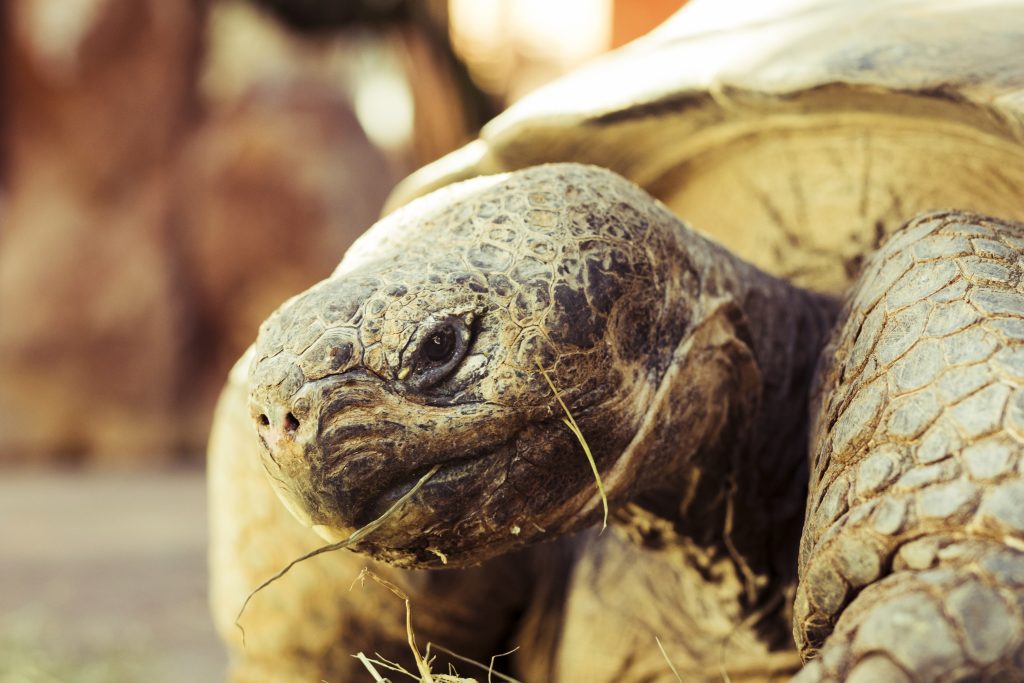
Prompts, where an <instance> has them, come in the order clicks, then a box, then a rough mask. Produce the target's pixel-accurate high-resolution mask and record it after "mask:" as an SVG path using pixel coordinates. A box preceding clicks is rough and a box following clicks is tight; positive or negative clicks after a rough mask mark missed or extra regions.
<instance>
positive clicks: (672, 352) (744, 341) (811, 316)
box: [609, 224, 838, 607]
mask: <svg viewBox="0 0 1024 683" xmlns="http://www.w3.org/2000/svg"><path fill="white" fill-rule="evenodd" d="M675 227H676V228H677V229H676V230H675V232H674V235H673V239H672V240H670V241H669V243H670V244H672V245H673V246H674V248H673V249H670V250H663V253H662V254H660V255H659V257H660V258H661V259H663V264H662V267H660V268H656V270H659V271H660V272H665V273H674V275H673V276H672V277H670V278H669V281H668V282H666V287H665V292H666V293H665V306H666V308H667V309H669V310H671V309H673V308H678V302H679V301H680V300H685V301H687V303H688V305H692V306H694V307H695V308H694V310H693V311H692V313H691V315H690V327H689V329H687V331H686V333H685V334H684V335H683V336H682V338H681V339H680V340H679V343H678V344H677V345H675V347H674V348H672V347H670V348H665V349H664V356H663V357H662V358H661V361H660V362H661V363H662V364H663V365H664V366H666V367H667V368H668V369H667V371H666V372H665V374H664V376H663V377H662V379H661V381H660V383H659V385H658V386H657V388H656V389H654V396H653V397H652V399H651V402H650V406H651V408H650V410H648V411H647V414H646V415H645V417H644V421H643V423H642V424H641V426H640V428H639V429H638V431H637V433H636V435H635V436H634V438H633V441H632V442H631V443H630V445H629V447H628V449H627V454H628V456H629V457H623V458H621V459H620V460H619V464H620V465H628V466H629V467H639V468H642V470H643V471H642V472H641V473H640V474H639V475H638V476H637V479H636V481H637V493H636V495H635V496H634V497H633V500H632V502H631V504H630V505H628V506H627V507H625V508H623V509H622V510H621V511H620V513H619V514H618V515H617V521H618V522H619V523H620V524H621V525H623V526H624V527H625V528H626V529H627V531H628V532H630V533H631V535H632V536H633V537H634V538H635V539H636V540H637V541H638V542H641V543H643V544H645V545H648V546H654V547H658V546H663V545H665V544H670V543H672V542H673V541H672V538H673V537H674V538H676V539H686V542H687V543H689V544H693V545H696V546H697V547H698V548H699V549H700V552H702V553H703V554H704V555H705V556H706V557H713V558H717V557H726V558H728V559H729V560H730V561H731V562H732V563H733V564H734V565H735V567H736V571H737V575H738V576H739V577H740V579H741V581H742V582H743V584H744V592H745V599H746V601H747V602H748V604H749V605H750V606H751V607H752V606H753V605H754V604H756V603H759V602H763V601H764V600H766V599H768V596H770V595H776V594H777V593H778V592H779V591H783V592H786V591H788V590H790V588H791V586H792V584H793V581H794V580H795V560H794V558H795V557H796V556H797V552H796V549H797V543H798V541H799V536H800V530H801V527H802V523H803V508H804V501H805V500H806V489H807V455H806V454H807V429H808V398H809V391H810V387H811V384H812V378H813V374H814V370H815V366H816V363H817V358H818V355H819V353H820V351H821V349H822V347H823V346H824V343H825V341H826V337H827V335H828V331H829V329H830V327H831V325H832V322H833V320H834V318H835V315H836V311H837V309H838V304H837V302H836V301H835V300H834V299H832V298H829V297H826V296H823V295H818V294H814V293H811V292H807V291H805V290H801V289H798V288H795V287H793V286H791V285H789V284H787V283H785V282H783V281H781V280H778V279H776V278H773V277H771V276H768V275H766V274H764V273H762V272H761V271H759V270H757V269H756V268H754V267H753V266H751V265H749V264H747V263H745V262H743V261H741V260H739V259H738V258H736V257H734V256H733V255H732V254H730V253H729V252H727V251H726V250H725V249H724V248H722V247H720V246H719V245H717V244H715V243H712V242H710V241H708V240H706V239H704V238H702V237H701V236H699V235H698V234H696V233H694V232H692V231H690V230H689V229H687V228H685V227H682V226H679V225H678V224H677V225H676V226H675ZM673 261H674V262H675V263H676V264H680V263H683V264H687V269H686V270H683V271H680V269H678V268H673V266H672V265H671V264H672V262H673ZM695 291H696V292H697V295H696V296H694V292H695ZM644 472H646V473H649V474H650V476H646V477H645V475H644ZM609 476H610V477H614V476H615V473H612V474H610V475H609ZM666 529H671V532H669V533H665V530H666ZM659 530H660V531H659ZM786 602H789V601H786Z"/></svg>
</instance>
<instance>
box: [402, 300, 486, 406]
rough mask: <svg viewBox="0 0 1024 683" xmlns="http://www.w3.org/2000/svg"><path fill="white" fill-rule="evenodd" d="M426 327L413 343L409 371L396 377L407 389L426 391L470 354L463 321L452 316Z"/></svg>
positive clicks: (465, 323) (466, 327) (465, 326)
mask: <svg viewBox="0 0 1024 683" xmlns="http://www.w3.org/2000/svg"><path fill="white" fill-rule="evenodd" d="M427 325H430V326H429V327H426V328H425V331H424V333H423V334H422V336H420V337H419V340H418V341H417V342H416V346H415V347H414V348H415V349H416V351H415V355H414V356H413V358H411V359H410V362H409V365H408V366H407V367H409V371H407V372H404V373H403V374H401V375H399V379H400V380H402V381H404V382H405V383H406V385H407V386H410V387H412V388H415V389H426V388H428V387H432V386H434V385H435V384H437V383H438V382H441V381H442V380H444V379H445V378H446V377H448V375H450V374H451V373H452V372H453V371H454V370H455V368H457V367H458V366H459V363H460V362H461V361H462V359H463V357H464V356H465V355H466V353H467V352H468V351H469V344H470V341H471V340H470V337H471V331H470V329H469V325H468V324H467V322H466V321H464V320H462V319H461V318H456V317H451V318H448V319H445V320H442V321H440V322H434V323H433V324H432V325H431V324H430V323H427Z"/></svg>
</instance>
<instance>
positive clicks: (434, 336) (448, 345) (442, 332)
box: [423, 325, 456, 363]
mask: <svg viewBox="0 0 1024 683" xmlns="http://www.w3.org/2000/svg"><path fill="white" fill-rule="evenodd" d="M455 347H456V335H455V330H453V329H452V328H451V326H450V325H445V326H443V327H440V328H438V329H436V330H434V331H433V332H431V333H430V334H429V335H427V338H426V339H425V340H424V341H423V355H424V357H426V359H427V360H429V361H431V362H433V363H444V362H445V361H447V360H448V359H450V358H451V357H452V354H454V353H455Z"/></svg>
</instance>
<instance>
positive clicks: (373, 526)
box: [235, 465, 441, 648]
mask: <svg viewBox="0 0 1024 683" xmlns="http://www.w3.org/2000/svg"><path fill="white" fill-rule="evenodd" d="M439 469H441V465H434V466H433V467H432V468H430V471H429V472H427V473H426V474H424V475H423V476H422V477H420V478H419V481H417V482H416V484H415V485H414V486H413V487H412V488H411V489H409V491H408V492H407V493H405V494H404V495H403V496H402V497H401V498H399V499H398V500H396V501H395V502H394V504H393V505H392V506H391V507H389V508H388V509H387V510H385V511H384V514H382V515H381V516H380V517H378V518H377V519H375V520H373V521H372V522H370V523H369V524H367V525H366V526H363V527H360V528H358V529H356V530H355V531H353V532H352V534H351V535H350V536H349V537H348V538H346V539H345V540H343V541H338V542H337V543H331V544H330V545H325V546H321V547H319V548H317V549H316V550H312V551H310V552H308V553H306V554H305V555H303V556H302V557H299V558H296V559H294V560H292V561H291V562H289V563H288V565H287V566H286V567H285V568H284V569H282V570H281V571H279V572H278V573H276V574H274V575H273V576H271V577H270V578H269V579H267V580H266V581H264V582H263V583H261V584H260V585H259V586H257V587H256V590H254V591H253V592H252V593H249V597H247V598H246V599H245V602H243V603H242V609H240V610H238V616H237V617H235V626H236V627H238V630H239V631H241V632H242V647H243V648H244V647H245V629H244V628H242V624H241V623H239V622H241V620H242V614H244V613H245V608H246V607H248V605H249V601H250V600H252V599H253V597H254V596H255V595H256V594H257V593H259V592H260V591H261V590H263V589H264V588H266V587H267V586H269V585H270V584H272V583H274V582H275V581H277V580H278V579H280V578H281V577H282V576H284V575H285V574H287V573H288V571H289V570H290V569H291V568H292V567H294V566H295V565H297V564H298V563H299V562H305V561H306V560H308V559H310V558H311V557H316V556H317V555H320V554H322V553H329V552H332V551H334V550H341V549H342V548H347V547H348V546H350V545H353V544H355V543H358V542H359V541H361V540H363V538H365V537H366V536H367V535H369V534H371V533H373V532H374V531H376V530H377V528H378V527H380V526H381V525H382V524H384V522H386V521H387V520H388V518H389V517H391V515H393V514H395V512H397V511H398V509H399V508H400V507H402V505H404V504H405V503H406V501H408V500H409V499H410V498H412V497H413V496H414V495H416V492H417V491H419V490H420V489H421V488H423V485H424V484H426V483H427V480H428V479H430V478H431V477H432V476H434V475H435V474H436V473H437V471H438V470H439Z"/></svg>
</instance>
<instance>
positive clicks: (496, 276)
mask: <svg viewBox="0 0 1024 683" xmlns="http://www.w3.org/2000/svg"><path fill="white" fill-rule="evenodd" d="M723 5H724V3H722V2H717V3H712V2H710V1H708V2H702V1H701V0H698V1H697V2H693V3H690V4H689V5H688V6H687V7H686V8H684V9H683V10H681V11H680V12H679V13H678V14H677V15H675V16H674V17H673V18H672V19H670V20H669V21H668V22H667V23H666V24H665V25H663V26H662V27H660V28H658V29H656V30H655V31H654V32H653V33H652V34H650V35H649V36H646V37H644V38H642V39H640V40H639V41H636V42H635V43H633V44H631V45H629V46H627V47H625V48H622V49H620V50H618V51H616V52H613V53H610V54H609V55H608V56H606V57H604V58H602V59H600V60H597V61H596V62H595V63H593V64H592V65H591V66H588V67H586V68H584V69H582V70H580V71H578V72H576V73H574V74H571V75H569V76H567V77H565V78H563V79H562V80H560V81H557V82H555V83H554V84H552V85H550V86H548V87H546V88H544V89H542V90H540V91H537V92H536V93H535V94H533V95H531V96H528V97H527V98H525V99H524V100H522V101H520V102H519V103H517V104H515V105H514V106H512V107H511V108H510V109H509V110H508V111H507V112H506V113H504V114H502V115H501V116H499V117H498V118H497V119H495V120H494V121H493V122H491V123H490V124H489V125H488V126H487V127H485V128H484V130H483V131H482V133H481V136H480V138H479V139H478V140H476V141H474V142H471V143H470V144H469V145H467V146H466V147H465V148H463V149H461V150H459V151H457V152H455V153H453V154H451V155H450V156H448V157H445V158H443V159H441V160H440V161H438V162H435V163H434V164H432V165H430V166H427V167H426V168H424V169H422V170H421V171H419V172H417V173H416V174H414V175H413V176H411V177H410V178H409V179H407V180H406V181H405V182H404V183H403V184H402V185H401V186H400V187H399V188H398V189H397V190H396V191H395V193H394V194H393V197H392V200H391V209H392V211H391V212H390V213H389V214H388V215H386V216H385V218H383V219H382V220H381V221H380V222H379V223H377V224H376V225H375V226H373V227H372V228H371V229H370V230H369V231H368V232H367V234H366V235H365V236H363V237H362V238H361V239H360V240H359V241H358V242H357V243H356V244H355V245H354V246H353V247H352V248H351V249H350V250H349V251H348V253H347V254H346V255H345V257H344V259H343V260H342V262H341V265H340V266H339V267H338V269H337V270H336V271H335V273H334V274H333V275H332V276H331V277H329V278H328V279H326V280H324V281H323V282H321V283H320V284H318V285H316V286H314V287H313V288H312V289H310V290H308V291H307V292H305V293H302V294H300V295H298V296H296V297H294V298H292V299H290V300H289V301H288V302H286V303H285V304H283V305H282V306H281V308H280V309H278V311H276V312H275V313H274V314H273V315H272V316H271V317H270V318H269V319H268V320H267V322H265V323H264V324H263V325H262V326H261V328H260V331H259V336H258V339H257V341H256V343H255V345H254V347H252V348H250V350H249V351H248V352H247V353H246V354H245V355H244V356H243V357H242V359H241V360H240V361H239V362H238V364H237V365H236V367H235V369H234V370H233V371H232V374H231V376H230V378H229V380H228V384H227V386H226V388H225V390H224V393H223V395H222V398H221V401H220V404H219V406H218V409H217V413H216V416H215V423H214V428H213V432H212V436H211V441H210V449H209V474H210V506H211V509H210V515H211V544H210V549H211V572H212V573H211V577H212V578H211V593H212V605H213V612H214V616H215V621H216V622H217V624H218V628H219V630H220V632H221V634H222V636H223V637H224V638H225V640H227V641H228V642H229V644H230V646H231V647H232V648H233V652H234V657H235V659H234V665H233V669H232V676H233V677H234V678H235V679H236V680H240V681H263V680H266V681H318V680H325V681H331V682H334V681H346V680H370V676H369V674H368V673H367V672H366V670H365V669H363V665H362V664H361V663H360V662H359V661H358V660H356V659H354V658H353V657H352V655H354V654H356V653H359V652H364V653H367V654H369V653H374V652H377V653H380V655H381V656H383V657H385V658H388V659H390V660H392V661H400V662H401V661H405V662H408V661H409V656H410V653H409V650H408V644H407V639H408V634H407V632H406V626H405V618H406V612H405V609H406V608H405V606H404V605H403V604H402V601H401V600H398V599H396V598H395V597H394V596H393V595H391V594H389V593H387V592H386V591H383V590H381V589H379V587H373V586H367V587H364V588H361V589H360V588H359V587H358V586H353V582H354V580H355V578H356V577H357V576H358V575H359V572H360V569H361V568H363V567H367V566H368V567H370V568H371V569H372V571H373V572H374V573H375V574H377V575H379V576H381V577H383V578H385V579H386V580H388V581H391V582H392V583H394V584H396V585H398V586H401V587H402V590H404V592H405V594H407V595H408V596H409V598H410V604H411V608H412V626H413V630H414V632H415V635H416V636H417V638H419V640H420V642H423V641H428V640H429V641H431V642H433V643H437V644H440V645H443V646H445V647H446V648H447V649H448V650H449V651H451V652H453V653H457V654H459V655H463V656H465V657H468V658H472V659H474V660H477V661H483V662H487V661H490V658H491V657H492V656H494V655H497V654H500V653H505V652H507V651H508V650H511V649H512V648H518V649H516V650H515V652H514V653H513V654H511V655H509V656H508V657H507V658H506V659H504V660H503V661H504V662H505V664H504V667H505V669H506V670H507V671H508V672H510V673H511V674H512V675H514V676H516V677H517V678H518V679H520V680H524V681H673V680H676V676H677V675H678V676H680V677H682V678H683V679H684V680H705V679H707V680H720V679H723V678H726V679H731V680H772V679H781V678H785V677H787V676H790V675H794V674H795V675H796V679H797V680H800V681H817V680H850V681H858V682H861V683H863V682H864V681H931V680H1009V679H1018V680H1019V679H1024V591H1022V587H1024V477H1022V471H1024V458H1022V457H1021V454H1022V452H1024V447H1022V444H1024V280H1022V277H1024V258H1022V255H1024V225H1022V224H1021V223H1018V222H1015V221H1020V220H1024V203H1022V202H1021V201H1020V192H1019V189H1020V188H1021V187H1024V146H1022V143H1024V59H1022V58H1021V57H1020V52H1019V46H1020V45H1021V44H1022V41H1024V12H1022V11H1021V10H1024V4H1022V3H1020V2H983V3H970V6H967V3H957V2H943V1H942V0H921V1H918V2H911V1H907V2H885V3H882V2H876V3H867V2H861V3H856V4H850V3H823V4H809V3H801V4H797V3H786V4H785V6H777V7H771V6H768V7H763V6H762V7H761V9H758V10H756V11H755V12H753V13H752V12H751V10H750V8H748V7H746V6H744V7H743V8H742V10H741V9H740V7H739V4H738V3H736V4H734V5H732V6H729V5H725V6H723ZM716 12H717V13H716ZM745 13H746V15H745ZM730 14H731V16H729V15H730ZM739 16H745V19H744V21H743V22H742V23H741V24H740V25H738V26H737V25H736V21H737V17H739ZM721 17H725V18H724V19H723V18H721ZM683 221H686V222H685V223H684V222H683ZM549 382H550V383H549ZM556 392H557V393H556ZM563 400H564V405H565V409H564V410H563V407H562V405H561V403H560V402H561V401H563ZM566 412H568V413H569V415H571V417H566ZM567 425H578V427H577V428H578V430H579V432H580V434H581V435H582V436H583V437H584V438H583V440H582V441H583V442H585V443H586V444H588V447H589V449H590V451H591V452H592V457H593V461H594V466H595V467H596V469H597V471H598V473H599V477H600V481H601V483H602V484H603V490H604V492H605V493H606V500H607V503H608V505H609V507H610V510H611V515H610V525H609V526H608V528H607V529H603V528H602V524H601V522H602V519H603V517H604V514H605V513H604V511H603V505H602V492H601V491H600V490H599V489H598V487H597V486H596V485H595V481H594V477H593V475H592V473H591V470H590V466H589V464H588V462H587V460H586V457H585V454H584V452H583V445H582V443H581V441H579V440H578V439H577V437H576V435H575V434H574V432H573V430H572V429H570V428H569V426H567ZM381 518H383V521H382V522H380V523H379V524H375V526H374V528H373V530H372V532H371V533H367V534H365V535H364V536H362V539H361V540H360V541H359V543H357V544H356V545H354V546H353V549H354V550H356V551H358V552H357V553H351V552H347V551H341V552H333V553H328V554H324V555H322V556H320V557H318V558H317V559H316V560H313V561H309V562H304V563H302V564H299V565H297V566H296V567H295V568H294V570H293V571H292V572H291V574H289V575H288V576H286V577H285V578H284V579H282V580H281V581H279V582H277V583H276V584H274V585H272V586H271V587H270V588H269V589H268V590H266V591H264V592H262V593H261V594H259V595H258V596H257V598H256V599H255V600H253V601H252V603H251V605H250V606H249V609H248V611H247V612H246V614H245V616H244V619H243V624H244V626H245V627H246V632H247V634H248V641H247V644H246V645H245V647H243V646H242V645H241V644H240V640H239V635H238V633H237V631H236V630H235V628H234V624H233V622H234V619H235V616H236V613H237V610H238V608H239V606H240V605H241V604H242V602H243V600H244V599H245V596H246V594H247V593H249V591H251V590H252V589H253V588H255V587H256V585H257V584H259V582H260V581H262V580H264V579H266V578H267V577H268V576H269V575H271V574H273V573H274V572H275V571H276V570H278V569H280V568H281V567H282V566H283V565H284V564H285V563H286V562H288V561H289V560H291V559H294V558H295V557H297V556H300V555H302V554H303V553H305V552H308V551H310V550H312V549H314V548H316V547H318V546H319V545H322V543H323V541H324V540H326V541H328V542H331V543H335V542H338V541H340V540H342V539H345V538H348V537H350V535H351V534H352V533H353V532H354V531H355V530H357V529H359V528H361V527H363V526H364V525H366V524H367V523H370V522H371V521H373V520H379V519H381ZM444 661H445V656H439V659H438V661H437V662H436V664H435V665H436V666H440V667H442V668H443V666H444ZM451 661H456V660H454V659H453V660H451ZM408 666H409V668H412V665H408ZM458 666H459V669H460V670H462V671H463V673H466V672H465V668H466V667H467V666H468V665H466V664H464V663H459V664H458ZM478 675H480V676H481V677H482V676H483V675H485V674H482V673H479V674H478ZM487 675H489V674H487Z"/></svg>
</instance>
